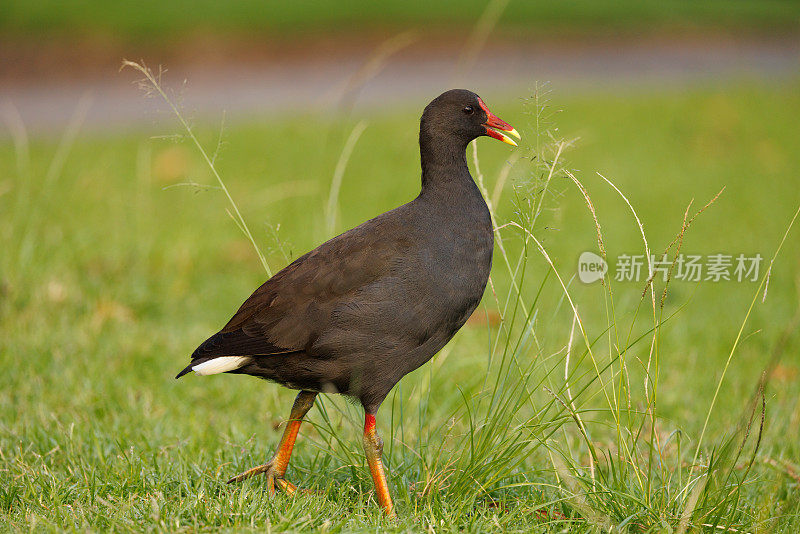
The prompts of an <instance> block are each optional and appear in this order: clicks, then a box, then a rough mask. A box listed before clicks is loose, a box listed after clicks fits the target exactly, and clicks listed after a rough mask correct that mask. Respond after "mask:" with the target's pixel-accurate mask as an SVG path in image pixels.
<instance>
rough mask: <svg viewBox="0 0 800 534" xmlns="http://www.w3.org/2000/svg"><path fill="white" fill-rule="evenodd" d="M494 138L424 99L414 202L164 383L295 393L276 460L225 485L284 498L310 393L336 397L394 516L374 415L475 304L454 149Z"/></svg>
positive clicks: (473, 219)
mask: <svg viewBox="0 0 800 534" xmlns="http://www.w3.org/2000/svg"><path fill="white" fill-rule="evenodd" d="M502 132H508V133H509V134H510V135H513V136H516V137H517V138H518V139H519V134H518V133H517V131H516V130H515V129H513V128H512V127H511V126H510V125H509V124H507V123H506V122H504V121H502V120H500V119H499V118H497V117H496V116H495V115H494V114H492V113H491V112H490V111H489V109H488V108H487V107H486V105H485V104H484V103H483V100H481V99H480V97H478V95H476V94H475V93H472V92H470V91H467V90H463V89H453V90H450V91H447V92H445V93H442V94H441V95H439V96H438V97H436V98H435V99H434V100H433V101H432V102H431V103H430V104H428V106H427V107H426V108H425V111H424V112H423V113H422V119H421V120H420V131H419V146H420V156H421V160H422V191H421V192H420V194H419V196H417V198H415V199H414V200H412V201H411V202H409V203H407V204H404V205H402V206H400V207H398V208H395V209H393V210H391V211H388V212H386V213H384V214H382V215H379V216H377V217H375V218H374V219H371V220H369V221H367V222H365V223H363V224H361V225H360V226H357V227H355V228H353V229H352V230H349V231H347V232H345V233H343V234H341V235H339V236H337V237H334V238H333V239H331V240H330V241H328V242H326V243H323V244H322V245H320V246H319V247H317V248H316V249H314V250H312V251H311V252H309V253H307V254H305V255H303V256H300V257H299V258H297V259H296V260H295V261H293V262H292V263H291V264H290V265H288V266H287V267H286V268H284V269H283V270H282V271H280V272H279V273H277V274H276V275H275V276H273V277H272V278H270V279H269V280H267V281H266V282H265V283H264V284H263V285H262V286H261V287H259V288H258V289H256V291H255V292H254V293H253V294H252V295H251V296H250V298H248V299H247V300H246V301H245V302H244V304H242V306H241V307H240V308H239V311H237V312H236V314H235V315H234V316H233V318H231V320H230V321H228V324H226V325H225V327H224V328H222V330H220V331H219V332H218V333H216V334H214V335H213V336H211V337H210V338H208V339H207V340H206V341H204V342H203V343H202V344H201V345H200V346H199V347H198V348H197V350H195V351H194V353H193V354H192V361H191V363H190V364H189V365H188V366H187V367H186V368H185V369H184V370H182V371H181V372H180V373H178V376H177V377H176V378H180V377H181V376H183V375H185V374H187V373H189V372H190V371H194V372H195V373H197V374H199V375H211V374H217V373H238V374H246V375H252V376H257V377H260V378H265V379H268V380H272V381H274V382H277V383H279V384H282V385H284V386H286V387H288V388H291V389H298V390H300V393H299V394H298V395H297V398H296V399H295V402H294V406H293V407H292V411H291V413H290V415H289V421H288V424H287V426H286V429H285V431H284V434H283V437H282V439H281V442H280V445H279V446H278V450H277V452H276V453H275V456H274V457H273V458H272V459H271V460H270V461H269V462H268V463H266V464H264V465H261V466H258V467H255V468H253V469H250V470H248V471H246V472H244V473H242V474H240V475H238V476H236V477H234V478H232V479H230V480H229V481H228V482H229V483H230V482H238V481H241V480H244V479H246V478H248V477H251V476H253V475H256V474H258V473H266V474H267V479H268V488H269V491H270V492H271V493H272V492H274V491H275V486H276V484H277V486H278V488H280V489H282V490H284V491H287V492H289V493H292V492H294V491H295V490H296V487H295V486H294V485H293V484H291V483H289V482H288V481H286V480H285V478H284V474H285V473H286V468H287V466H288V463H289V457H290V455H291V453H292V448H293V446H294V442H295V438H296V437H297V433H298V430H299V429H300V423H301V421H302V419H303V417H304V416H305V414H306V413H307V412H308V410H310V409H311V407H312V406H313V404H314V399H315V397H316V395H317V393H319V392H326V393H341V394H343V395H348V396H350V397H354V398H355V399H358V400H359V401H360V402H361V404H362V406H363V407H364V411H365V418H364V436H363V444H364V450H365V453H366V457H367V463H368V464H369V468H370V472H371V474H372V479H373V482H374V484H375V490H376V493H377V497H378V502H379V504H380V506H381V508H382V509H383V510H384V511H385V512H386V513H387V514H388V515H394V510H393V503H392V499H391V496H390V494H389V487H388V484H387V481H386V476H385V474H384V470H383V463H382V461H381V454H382V451H383V441H382V440H381V438H380V437H379V436H378V433H377V432H376V430H375V414H376V413H377V411H378V408H379V407H380V405H381V402H383V400H384V398H385V397H386V395H387V394H388V393H389V391H391V389H392V388H393V387H394V385H395V384H396V383H397V382H398V381H399V380H400V379H401V378H402V377H403V376H404V375H406V374H407V373H409V372H411V371H413V370H414V369H416V368H417V367H419V366H420V365H422V364H423V363H425V362H427V361H428V360H429V359H430V358H431V357H432V356H433V355H434V354H436V353H437V352H438V351H439V350H440V349H441V348H442V347H444V345H445V344H446V343H447V342H448V341H449V340H450V339H451V338H452V337H453V335H454V334H455V333H456V332H457V331H458V329H459V328H461V326H463V324H464V322H465V321H466V320H467V318H468V317H469V316H470V314H471V313H472V312H473V311H474V310H475V308H476V307H477V306H478V303H479V302H480V300H481V297H482V296H483V292H484V289H485V287H486V282H487V280H488V278H489V270H490V268H491V265H492V248H493V245H494V235H493V228H492V221H491V217H490V214H489V210H488V208H487V207H486V203H485V202H484V200H483V197H482V196H481V193H480V191H479V190H478V187H477V186H476V185H475V183H474V182H473V180H472V176H471V175H470V173H469V168H468V167H467V160H466V148H467V145H468V144H469V143H470V142H471V141H472V140H474V139H475V138H477V137H480V136H483V135H486V136H490V137H494V138H495V139H499V140H500V141H503V142H505V143H508V144H510V145H514V146H516V143H515V142H514V141H513V140H512V139H510V138H509V137H508V136H507V135H505V134H504V133H502Z"/></svg>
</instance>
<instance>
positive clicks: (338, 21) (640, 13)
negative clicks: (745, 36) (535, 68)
mask: <svg viewBox="0 0 800 534" xmlns="http://www.w3.org/2000/svg"><path fill="white" fill-rule="evenodd" d="M487 4H488V2H487V1H486V0H445V1H441V2H425V1H421V0H406V1H404V2H381V3H375V2H365V1H358V2H339V1H334V0H315V1H314V2H312V3H308V2H276V1H270V2H266V3H265V2H261V1H256V0H238V1H236V2H224V3H221V2H214V1H212V0H197V1H195V2H192V3H191V5H189V4H187V3H186V2H180V1H172V2H164V1H156V0H144V1H141V2H137V3H127V2H118V3H112V4H109V3H107V2H101V1H99V0H74V1H72V2H69V4H65V3H63V2H58V1H55V0H41V1H38V2H29V1H26V0H6V2H4V6H3V10H2V11H0V31H2V32H4V33H6V34H9V35H15V34H20V33H22V34H24V33H28V32H47V33H51V34H66V35H82V36H84V37H85V36H86V33H87V32H88V33H89V34H99V35H101V36H106V37H113V38H116V39H125V38H127V39H129V40H134V41H136V40H145V41H147V42H152V41H153V40H154V39H155V40H156V41H167V42H168V41H170V40H172V39H174V38H176V37H179V36H181V35H183V34H186V33H190V34H201V33H203V32H216V33H221V34H231V33H233V34H236V33H242V34H245V35H246V34H253V35H256V36H261V37H263V36H265V35H267V36H270V35H271V36H284V37H286V36H290V37H292V38H296V37H297V36H298V35H304V34H309V33H311V34H313V33H314V32H334V33H347V32H351V31H352V30H353V28H357V29H358V30H357V31H362V32H363V31H366V32H369V31H376V30H381V29H387V28H395V29H406V28H409V27H413V28H426V29H430V28H448V27H449V28H452V29H454V30H457V31H463V27H464V24H471V23H473V22H474V21H475V20H477V19H478V17H479V16H480V15H481V13H482V12H483V11H484V10H485V9H486V6H487ZM499 23H500V25H501V27H503V28H505V29H506V30H510V31H513V32H514V33H517V34H518V33H522V34H530V35H533V36H541V35H542V34H543V32H545V33H548V34H553V33H555V34H559V33H561V32H564V31H576V32H585V31H589V32H591V33H597V32H601V33H602V32H618V31H627V32H635V33H638V32H648V33H649V32H652V31H653V30H656V29H667V30H669V29H682V30H697V29H698V28H704V29H708V28H716V29H733V30H737V31H738V30H742V29H751V30H757V31H759V30H760V31H769V32H774V31H776V30H795V31H796V30H797V29H798V26H800V6H798V4H797V3H795V2H786V1H781V0H758V1H756V0H737V1H736V2H730V1H727V0H710V1H705V2H693V1H691V0H672V1H670V2H666V3H665V2H662V1H658V0H623V1H615V2H611V1H608V0H603V1H599V2H598V1H596V0H568V1H562V2H547V1H545V0H526V1H520V0H517V1H512V2H510V3H509V4H508V6H507V7H506V8H505V10H504V12H503V15H502V17H501V19H500V21H499Z"/></svg>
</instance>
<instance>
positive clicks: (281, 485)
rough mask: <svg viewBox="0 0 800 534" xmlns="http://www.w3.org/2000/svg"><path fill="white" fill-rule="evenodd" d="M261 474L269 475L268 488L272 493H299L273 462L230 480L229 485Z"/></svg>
mask: <svg viewBox="0 0 800 534" xmlns="http://www.w3.org/2000/svg"><path fill="white" fill-rule="evenodd" d="M261 473H265V474H266V475H267V487H268V489H269V492H270V493H275V490H276V489H279V490H281V491H283V492H286V494H287V495H293V494H294V493H295V492H296V491H297V486H295V485H294V484H292V483H291V482H289V481H288V480H286V479H285V478H283V473H279V472H278V470H277V469H275V466H274V465H273V462H272V461H270V462H267V463H265V464H264V465H259V466H257V467H253V468H252V469H248V470H247V471H245V472H244V473H240V474H238V475H236V476H235V477H233V478H231V479H230V480H228V484H233V483H236V482H241V481H243V480H246V479H248V478H250V477H254V476H256V475H260V474H261Z"/></svg>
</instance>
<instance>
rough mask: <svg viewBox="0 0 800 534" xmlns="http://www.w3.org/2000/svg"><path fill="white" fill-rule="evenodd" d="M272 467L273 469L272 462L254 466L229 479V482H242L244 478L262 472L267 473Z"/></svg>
mask: <svg viewBox="0 0 800 534" xmlns="http://www.w3.org/2000/svg"><path fill="white" fill-rule="evenodd" d="M270 469H272V462H268V463H265V464H264V465H259V466H258V467H253V468H252V469H248V470H247V471H245V472H244V473H240V474H238V475H236V476H235V477H233V478H231V479H229V480H228V484H233V483H235V482H241V481H243V480H247V479H248V478H250V477H254V476H256V475H260V474H261V473H266V472H267V471H269V470H270Z"/></svg>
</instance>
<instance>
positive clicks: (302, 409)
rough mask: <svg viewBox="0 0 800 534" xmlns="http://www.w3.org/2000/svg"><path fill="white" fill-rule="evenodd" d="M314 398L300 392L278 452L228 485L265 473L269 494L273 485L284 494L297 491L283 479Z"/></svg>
mask: <svg viewBox="0 0 800 534" xmlns="http://www.w3.org/2000/svg"><path fill="white" fill-rule="evenodd" d="M316 396H317V394H316V393H314V392H312V391H301V392H300V393H299V394H298V395H297V398H296V399H295V400H294V405H293V406H292V412H291V413H290V414H289V421H288V422H287V423H286V429H285V430H284V431H283V437H282V438H281V442H280V445H278V450H277V451H275V456H273V457H272V459H271V460H270V461H269V462H267V463H265V464H264V465H259V466H258V467H254V468H252V469H248V470H247V471H245V472H244V473H242V474H240V475H236V476H235V477H233V478H232V479H230V480H228V484H232V483H234V482H241V481H242V480H245V479H247V478H250V477H252V476H254V475H258V474H260V473H266V474H267V487H268V489H269V492H270V493H275V484H277V485H278V488H279V489H282V490H283V491H285V492H286V493H289V494H292V493H294V492H295V491H296V490H297V486H295V485H294V484H292V483H291V482H287V481H286V479H284V478H283V477H284V475H285V474H286V468H287V467H288V465H289V458H290V457H291V456H292V449H293V448H294V442H295V439H297V432H298V431H299V430H300V423H302V421H303V417H305V415H306V414H307V413H308V411H309V410H310V409H311V407H312V406H314V399H315V398H316Z"/></svg>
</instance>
